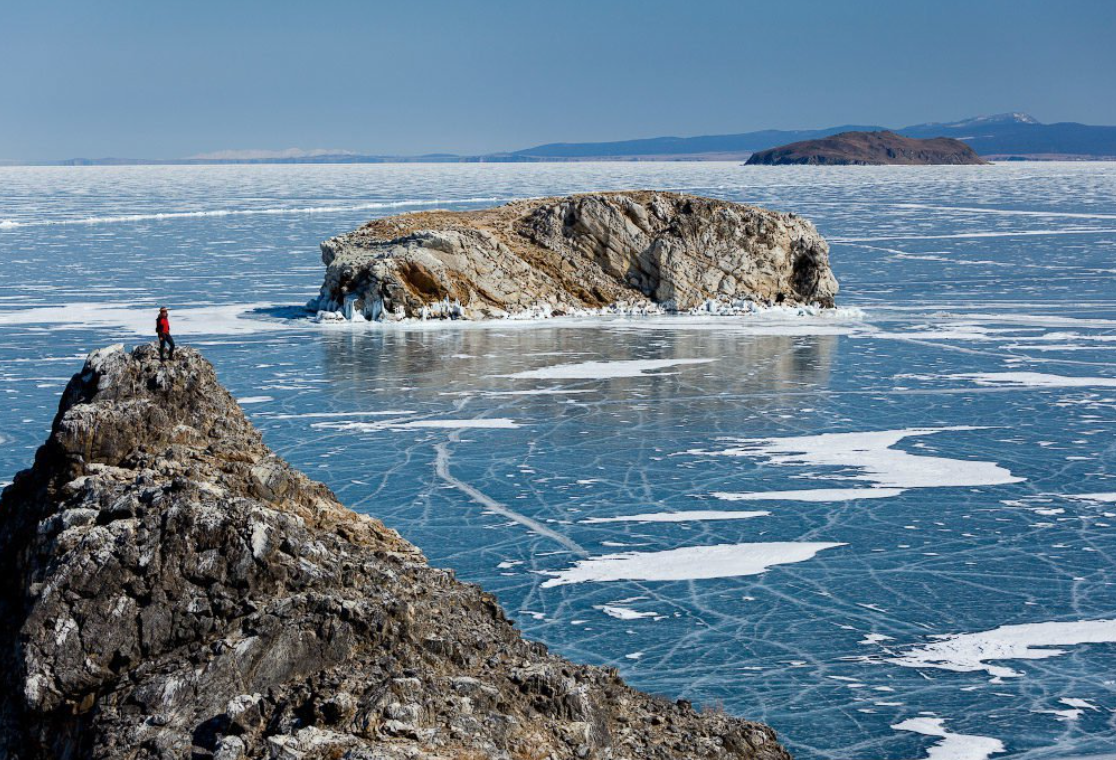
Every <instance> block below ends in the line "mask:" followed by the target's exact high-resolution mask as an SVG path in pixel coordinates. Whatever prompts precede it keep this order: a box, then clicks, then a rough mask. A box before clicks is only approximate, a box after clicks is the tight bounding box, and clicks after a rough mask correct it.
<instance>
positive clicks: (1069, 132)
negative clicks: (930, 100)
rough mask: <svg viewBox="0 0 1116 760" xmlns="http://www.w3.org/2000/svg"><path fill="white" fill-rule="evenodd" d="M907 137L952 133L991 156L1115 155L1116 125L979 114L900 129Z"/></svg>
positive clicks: (952, 135) (950, 135) (983, 153)
mask: <svg viewBox="0 0 1116 760" xmlns="http://www.w3.org/2000/svg"><path fill="white" fill-rule="evenodd" d="M899 133H900V134H903V135H906V136H907V137H953V138H956V139H958V140H964V141H965V142H966V143H968V144H969V145H971V146H973V150H975V151H976V152H977V153H979V154H980V155H982V156H986V157H988V158H1009V157H1013V156H1018V157H1021V158H1116V127H1097V126H1090V125H1088V124H1078V123H1076V122H1072V121H1063V122H1058V123H1056V124H1043V123H1041V122H1039V121H1038V120H1037V119H1035V118H1034V117H1032V116H1028V115H1027V114H1025V113H1003V114H996V115H995V116H980V117H977V118H974V119H966V120H964V121H955V122H949V123H945V124H917V125H915V126H913V127H906V128H905V129H901V130H899Z"/></svg>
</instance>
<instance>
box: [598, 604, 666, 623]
mask: <svg viewBox="0 0 1116 760" xmlns="http://www.w3.org/2000/svg"><path fill="white" fill-rule="evenodd" d="M593 609H595V610H600V611H601V612H603V613H604V614H606V615H608V616H609V617H614V618H616V619H617V620H642V619H643V618H653V617H659V613H657V612H637V611H636V610H633V609H631V608H629V607H619V606H616V605H611V604H595V605H593Z"/></svg>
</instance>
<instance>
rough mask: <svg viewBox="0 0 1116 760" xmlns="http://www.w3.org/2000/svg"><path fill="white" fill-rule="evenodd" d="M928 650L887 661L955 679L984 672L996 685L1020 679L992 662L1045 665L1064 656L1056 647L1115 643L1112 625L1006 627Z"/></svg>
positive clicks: (946, 640) (944, 640) (953, 638)
mask: <svg viewBox="0 0 1116 760" xmlns="http://www.w3.org/2000/svg"><path fill="white" fill-rule="evenodd" d="M934 638H935V639H937V641H935V642H934V643H932V644H927V645H926V646H924V647H919V648H917V649H911V650H910V651H908V652H906V653H904V654H903V655H901V656H899V657H893V658H890V659H888V662H890V663H893V664H895V665H902V666H903V667H906V668H940V669H942V670H951V671H954V672H958V673H970V672H976V671H981V670H983V671H986V672H987V673H988V674H989V675H991V676H993V678H994V680H999V679H1002V678H1019V677H1021V676H1022V675H1023V674H1022V673H1020V672H1018V671H1016V670H1012V669H1011V668H1008V667H1004V666H1002V665H993V664H990V663H991V662H993V661H996V660H1045V659H1047V658H1048V657H1057V656H1059V655H1063V654H1065V653H1066V652H1065V650H1064V649H1056V648H1053V647H1058V646H1076V645H1080V644H1111V643H1116V620H1076V621H1065V622H1057V621H1055V622H1046V623H1023V624H1021V625H1004V626H1000V627H999V628H994V629H992V630H990V631H980V632H978V633H963V634H952V635H944V636H935V637H934Z"/></svg>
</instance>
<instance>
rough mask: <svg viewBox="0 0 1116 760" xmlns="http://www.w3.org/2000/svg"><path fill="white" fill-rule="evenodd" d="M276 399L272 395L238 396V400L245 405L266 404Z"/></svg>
mask: <svg viewBox="0 0 1116 760" xmlns="http://www.w3.org/2000/svg"><path fill="white" fill-rule="evenodd" d="M274 400H275V399H274V398H272V397H271V396H245V397H244V398H238V399H237V400H236V402H237V403H238V404H240V405H242V406H243V405H244V404H264V403H267V402H268V401H274Z"/></svg>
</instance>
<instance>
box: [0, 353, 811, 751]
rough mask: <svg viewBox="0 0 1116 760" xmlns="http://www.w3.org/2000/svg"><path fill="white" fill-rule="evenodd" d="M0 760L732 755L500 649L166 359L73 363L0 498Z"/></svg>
mask: <svg viewBox="0 0 1116 760" xmlns="http://www.w3.org/2000/svg"><path fill="white" fill-rule="evenodd" d="M0 616H2V619H3V620H4V621H5V625H4V627H3V628H2V629H0V695H2V701H0V758H11V759H12V760H46V759H48V758H49V759H52V760H54V759H61V758H98V759H100V758H103V759H105V760H107V759H108V758H112V759H113V760H131V759H135V760H140V759H143V760H147V759H152V760H153V759H154V758H168V759H169V758H214V759H215V760H236V759H237V758H284V759H286V758H291V759H295V758H304V759H305V760H319V759H320V760H325V759H326V758H330V759H334V758H345V759H348V760H403V758H407V759H408V760H435V759H436V758H438V759H443V760H452V759H454V758H496V759H498V760H519V759H520V758H540V759H541V758H555V759H557V758H575V757H576V758H615V759H616V760H620V758H632V759H635V758H641V759H642V758H662V759H664V760H665V759H667V758H732V757H735V758H756V759H757V760H787V758H788V757H789V756H788V755H787V753H786V751H785V750H784V749H783V748H782V747H781V746H780V745H779V744H778V743H777V741H776V739H775V735H774V732H773V731H772V730H771V729H770V728H767V727H766V726H763V725H761V724H757V723H752V722H749V721H746V720H741V719H737V718H732V717H728V716H725V715H723V714H719V713H715V714H709V713H699V712H698V711H696V710H695V709H694V708H693V707H692V706H690V705H689V704H687V703H685V702H671V701H669V700H667V699H664V698H661V697H652V696H649V695H647V694H643V693H641V692H639V691H636V690H634V689H631V688H630V687H628V686H626V685H625V684H624V683H623V681H622V680H621V679H620V677H619V676H618V674H617V673H616V671H614V670H611V669H604V668H597V667H589V666H582V665H576V664H573V663H571V662H569V661H567V660H564V659H562V658H560V657H557V656H555V655H553V654H551V653H549V652H548V651H547V649H546V647H545V646H543V645H541V644H538V643H533V642H529V641H526V640H524V639H523V638H522V637H521V636H520V634H519V633H518V631H517V630H516V629H515V628H514V625H513V623H512V622H511V621H510V620H508V619H507V618H506V616H505V614H504V612H503V610H502V609H501V607H500V605H499V604H498V603H497V601H496V600H495V598H493V597H492V596H490V595H488V594H486V593H484V592H483V591H482V590H480V589H479V588H477V587H476V586H473V585H469V584H465V583H461V582H459V581H457V580H456V579H455V578H454V576H453V574H452V573H451V572H448V571H445V570H440V569H437V568H433V567H431V566H429V565H428V564H427V563H426V561H425V559H424V557H423V555H422V554H421V552H420V551H419V550H418V549H417V548H416V547H414V546H413V545H411V544H410V543H408V542H407V541H405V540H403V539H402V538H401V537H400V536H399V535H398V534H396V533H395V532H394V531H392V530H390V529H388V528H386V527H385V526H384V525H383V524H381V523H380V522H379V521H378V520H375V519H373V518H371V517H367V516H362V515H358V514H356V513H354V512H351V511H350V510H348V509H346V508H345V507H343V506H342V505H341V504H339V503H338V502H337V500H336V498H335V497H334V496H333V494H332V493H330V491H329V490H328V489H327V488H326V487H325V486H323V485H321V484H319V483H315V482H313V481H310V480H309V479H307V478H306V477H305V476H303V475H302V474H301V473H299V472H297V471H296V470H294V469H293V468H291V467H290V466H289V465H288V464H287V463H286V462H284V461H283V460H282V459H280V458H279V457H278V456H276V455H275V454H274V453H273V452H271V451H270V450H269V449H268V448H267V446H266V445H265V444H264V443H263V441H262V439H261V437H260V435H259V433H258V432H257V431H256V430H255V429H254V428H253V426H252V424H251V423H250V422H249V421H248V419H247V418H246V417H245V416H244V414H243V412H242V411H241V409H240V408H239V406H238V405H237V404H236V402H235V400H234V399H233V398H232V396H231V395H230V394H229V393H228V392H227V391H226V390H225V389H224V388H223V387H222V386H221V385H220V383H219V382H218V380H217V378H216V375H215V373H214V371H213V368H212V367H211V366H210V364H209V363H208V362H207V361H206V360H205V359H204V358H202V356H201V355H200V354H199V353H197V352H196V351H194V350H192V349H189V348H180V349H179V350H178V351H177V352H176V354H175V359H174V360H173V361H170V362H166V363H162V362H160V361H159V359H158V355H157V350H156V349H155V348H154V347H153V346H140V347H138V348H136V349H135V350H134V351H133V352H131V353H128V352H126V351H125V350H124V349H123V347H121V346H114V347H110V348H108V349H103V350H100V351H95V352H94V353H93V354H91V355H90V356H89V359H88V360H87V361H86V363H85V366H84V367H83V369H82V371H81V372H80V373H78V374H77V375H75V376H74V378H73V379H72V380H71V381H70V384H69V386H68V387H67V388H66V391H65V393H64V395H63V399H62V402H61V405H60V408H59V411H58V415H57V417H56V418H55V420H54V424H53V427H52V430H51V434H50V437H49V439H48V440H47V442H46V443H45V444H44V445H43V446H42V447H41V448H40V449H39V451H38V453H37V454H36V458H35V464H34V466H33V467H32V468H31V469H29V470H25V471H24V472H22V473H20V474H19V475H17V476H16V478H15V480H14V482H13V484H12V485H10V486H9V487H8V488H7V489H5V490H4V492H3V496H2V497H0Z"/></svg>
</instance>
